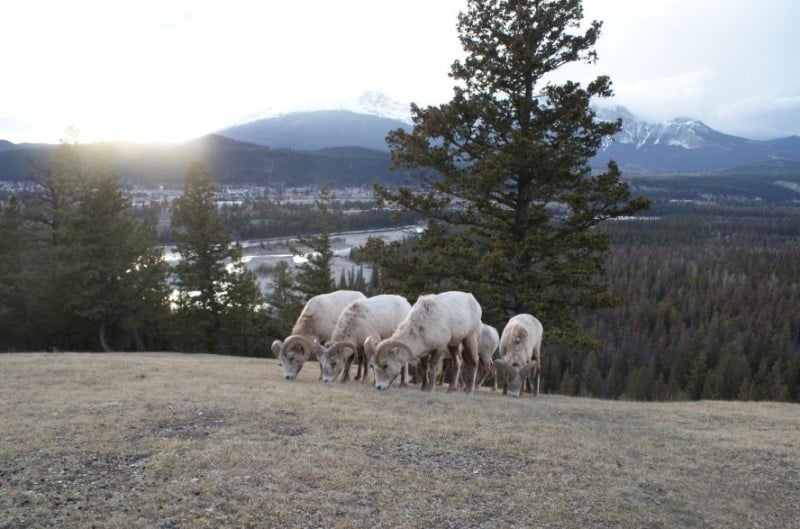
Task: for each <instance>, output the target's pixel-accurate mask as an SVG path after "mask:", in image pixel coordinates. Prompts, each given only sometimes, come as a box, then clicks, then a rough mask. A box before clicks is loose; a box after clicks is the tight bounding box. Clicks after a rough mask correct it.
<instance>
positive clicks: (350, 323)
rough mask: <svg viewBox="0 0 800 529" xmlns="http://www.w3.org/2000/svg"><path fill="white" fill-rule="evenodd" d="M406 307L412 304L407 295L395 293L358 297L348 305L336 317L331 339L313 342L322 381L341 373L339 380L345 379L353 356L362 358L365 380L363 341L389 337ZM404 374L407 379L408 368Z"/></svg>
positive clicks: (347, 377) (406, 309)
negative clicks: (320, 368) (322, 342)
mask: <svg viewBox="0 0 800 529" xmlns="http://www.w3.org/2000/svg"><path fill="white" fill-rule="evenodd" d="M409 310H411V304H410V303H409V302H408V301H407V300H406V298H404V297H403V296H397V295H394V294H383V295H380V296H373V297H371V298H367V299H359V300H356V301H353V302H351V303H350V304H349V305H347V307H345V309H344V311H343V312H342V314H341V316H339V321H338V322H337V323H336V327H335V328H334V330H333V333H332V334H331V339H330V341H328V342H327V344H326V345H324V346H323V345H321V344H315V345H314V350H315V352H316V353H317V360H319V363H320V366H321V367H322V380H323V382H333V381H334V380H336V377H338V376H339V374H340V373H342V372H343V374H342V382H347V381H348V380H349V379H350V365H351V364H352V363H353V359H354V358H355V357H358V358H360V359H361V364H360V365H359V366H358V370H359V372H360V371H361V369H362V368H363V370H364V375H363V376H364V378H363V381H364V382H366V381H367V366H368V365H369V363H368V361H367V359H366V358H365V356H364V341H365V340H366V339H367V338H368V337H372V338H373V339H374V340H376V341H377V340H382V339H384V338H387V337H388V336H390V335H391V334H392V333H393V332H394V330H395V329H396V328H397V326H398V325H399V324H400V322H401V321H403V319H404V318H405V317H406V315H407V314H408V311H409ZM405 375H406V380H407V379H408V368H407V367H406V372H405ZM404 382H405V380H404Z"/></svg>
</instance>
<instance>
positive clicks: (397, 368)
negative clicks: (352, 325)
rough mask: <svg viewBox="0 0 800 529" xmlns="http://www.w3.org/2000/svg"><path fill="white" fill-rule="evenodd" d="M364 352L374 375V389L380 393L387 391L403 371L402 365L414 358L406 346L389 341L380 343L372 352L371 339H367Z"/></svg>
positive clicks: (398, 342) (395, 341) (396, 341)
mask: <svg viewBox="0 0 800 529" xmlns="http://www.w3.org/2000/svg"><path fill="white" fill-rule="evenodd" d="M364 351H365V353H366V355H367V357H368V358H369V365H370V366H372V369H373V371H374V373H375V387H376V388H378V390H380V391H382V390H384V389H389V386H391V385H392V382H393V381H394V379H395V378H397V375H399V374H400V372H401V371H402V370H403V364H407V363H409V362H411V360H413V356H414V355H413V354H412V352H411V348H410V347H409V346H408V345H407V344H405V343H403V342H401V341H398V340H391V339H388V340H384V341H382V342H381V343H379V344H378V346H377V347H376V348H375V349H374V351H373V349H372V339H371V338H367V340H366V341H365V342H364Z"/></svg>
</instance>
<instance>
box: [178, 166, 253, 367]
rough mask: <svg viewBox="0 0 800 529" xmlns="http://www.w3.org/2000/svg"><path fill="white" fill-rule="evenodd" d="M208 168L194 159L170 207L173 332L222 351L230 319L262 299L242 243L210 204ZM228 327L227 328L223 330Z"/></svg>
mask: <svg viewBox="0 0 800 529" xmlns="http://www.w3.org/2000/svg"><path fill="white" fill-rule="evenodd" d="M214 193H215V189H214V185H213V183H212V181H211V175H210V174H209V172H208V170H207V169H206V168H205V167H204V166H203V165H202V164H201V163H199V162H193V163H192V164H191V166H190V167H189V169H188V171H187V172H186V176H185V177H184V184H183V194H182V195H181V197H180V198H178V199H177V200H176V201H175V206H174V210H173V213H172V220H173V237H174V238H175V241H176V243H177V244H176V246H177V249H178V252H179V253H180V255H181V261H180V262H179V263H178V264H177V265H176V266H175V274H176V276H177V285H176V286H177V289H178V293H179V294H178V302H177V305H178V310H177V313H176V316H177V322H178V325H177V331H178V332H177V334H178V338H179V340H180V342H181V343H182V344H183V346H184V347H189V348H191V349H193V350H201V351H206V352H222V353H234V352H238V353H242V352H243V351H241V350H235V349H233V348H232V346H233V345H235V344H232V343H231V336H232V335H231V333H230V328H231V326H233V327H236V324H235V323H234V322H233V321H230V320H231V319H235V318H239V324H240V325H241V324H242V321H243V320H242V318H244V319H248V318H250V317H251V316H252V314H251V313H252V312H253V310H254V309H255V307H257V306H259V305H260V303H261V299H260V296H261V294H260V291H259V290H258V288H257V286H256V285H255V278H254V276H253V274H251V273H248V272H247V270H246V269H245V268H244V267H243V266H242V263H241V257H242V249H241V246H240V245H238V244H233V243H232V238H231V235H230V234H229V233H228V231H227V229H226V228H225V225H224V223H223V222H222V217H221V216H220V215H219V213H218V212H217V210H216V208H215V205H214ZM226 331H227V332H226Z"/></svg>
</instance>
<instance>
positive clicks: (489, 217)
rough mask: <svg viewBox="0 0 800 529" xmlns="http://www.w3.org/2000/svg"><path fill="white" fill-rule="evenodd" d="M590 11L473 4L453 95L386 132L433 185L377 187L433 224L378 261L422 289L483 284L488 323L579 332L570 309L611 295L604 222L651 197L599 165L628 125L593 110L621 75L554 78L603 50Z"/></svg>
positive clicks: (524, 3)
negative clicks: (535, 322)
mask: <svg viewBox="0 0 800 529" xmlns="http://www.w3.org/2000/svg"><path fill="white" fill-rule="evenodd" d="M582 18H583V9H582V6H581V2H580V0H549V1H546V0H514V1H510V0H469V2H468V7H467V10H466V12H463V13H462V14H461V15H460V16H459V18H458V30H459V35H460V40H461V43H462V45H463V47H464V50H465V51H466V58H465V60H464V61H463V62H462V61H456V62H455V63H454V64H453V66H452V69H451V74H450V75H451V77H452V78H453V79H454V80H455V81H456V82H457V85H456V86H455V87H454V96H453V99H452V100H451V101H450V102H449V103H446V104H444V105H441V106H438V107H428V108H420V107H418V106H416V105H412V107H411V110H412V114H413V120H414V129H413V131H412V132H411V133H406V132H404V131H402V130H397V131H393V132H392V133H390V135H389V137H388V139H387V141H388V143H389V147H390V149H391V152H392V158H393V162H394V165H395V166H396V167H404V168H408V169H413V170H416V171H417V173H418V175H419V184H420V186H421V187H422V189H423V192H422V193H418V192H415V191H414V190H413V189H412V188H405V187H404V188H400V189H398V190H391V189H389V188H388V187H385V186H380V185H378V186H376V193H377V195H378V196H379V197H380V198H381V199H382V200H384V201H388V202H390V203H393V204H397V205H399V206H401V207H402V208H404V209H405V210H410V211H415V212H419V213H422V214H424V215H425V216H426V217H427V218H428V219H429V224H428V227H427V230H426V231H425V232H424V234H423V235H422V236H421V238H420V239H419V241H418V243H417V246H416V248H414V249H413V251H412V256H410V257H403V256H400V255H399V252H398V251H397V250H398V247H397V246H395V247H391V246H390V245H380V244H378V243H374V244H375V246H378V247H377V248H373V249H374V250H377V251H374V252H370V253H369V255H368V256H367V257H368V258H369V259H370V260H373V261H374V262H376V263H378V264H379V265H380V268H381V274H382V277H384V274H385V278H386V279H391V277H390V274H391V273H392V268H393V267H395V266H397V262H398V261H400V262H405V263H406V265H405V266H401V267H400V269H401V270H402V271H403V273H404V274H407V275H408V276H411V275H413V276H414V277H408V279H409V280H410V281H422V282H423V283H422V284H421V285H420V286H421V287H424V288H432V289H442V288H459V289H464V290H469V291H471V292H473V293H475V294H476V296H477V297H478V299H479V300H480V301H481V304H482V306H483V307H484V314H485V316H484V317H485V319H486V320H487V321H489V322H493V323H498V324H499V323H500V322H502V321H504V320H505V319H506V318H507V317H508V316H510V315H512V314H515V313H519V312H530V313H533V314H537V315H538V317H539V318H540V319H542V320H543V322H545V324H546V325H547V328H548V331H549V332H548V335H549V336H550V337H552V338H557V339H560V338H565V337H569V338H576V337H579V336H581V333H580V331H579V328H578V325H577V323H576V320H575V319H574V317H573V309H574V308H575V307H590V308H592V307H597V306H600V305H602V304H604V303H606V302H607V301H608V300H607V298H606V294H605V293H606V287H605V285H604V284H602V282H599V281H597V276H598V274H600V273H602V272H603V264H604V259H605V255H606V254H607V252H608V250H609V247H610V239H609V237H608V235H607V234H606V233H605V232H604V231H603V230H600V229H596V228H597V227H598V225H600V224H601V223H602V222H603V221H605V220H607V219H610V218H615V217H619V216H622V215H630V214H633V213H635V212H636V211H639V210H640V209H642V208H644V207H646V206H647V204H648V203H647V201H646V200H644V199H632V198H631V196H630V192H629V189H628V186H627V185H626V184H625V183H624V182H622V181H621V180H620V172H619V170H618V168H617V166H616V164H614V163H613V162H612V163H610V164H609V165H608V167H607V169H606V170H605V171H604V172H602V173H600V174H593V173H592V171H591V169H590V167H589V165H588V160H589V158H590V157H592V156H593V155H594V154H595V153H596V152H597V150H598V148H599V146H600V142H601V141H602V140H603V138H606V137H608V136H610V135H613V134H614V133H616V132H617V131H619V130H620V127H621V124H620V123H619V122H604V121H599V120H598V119H596V115H595V113H594V111H593V110H592V109H591V108H590V106H589V103H590V101H591V100H592V99H593V98H601V97H608V96H610V95H611V94H612V91H611V82H610V80H609V79H608V78H607V77H604V76H601V77H598V78H597V79H595V80H594V81H592V82H590V83H589V84H588V85H587V86H586V87H583V86H581V85H580V84H579V83H575V82H571V81H569V82H565V83H563V84H557V83H555V82H553V81H552V80H550V81H548V78H547V76H548V75H549V74H552V73H553V72H555V71H556V70H558V69H559V68H561V67H562V66H565V65H567V64H570V63H573V62H576V61H587V62H592V61H594V60H595V59H596V54H595V52H594V50H593V46H594V44H595V41H596V40H597V37H598V36H599V34H600V27H601V24H600V23H599V22H596V21H595V22H592V23H591V24H590V25H589V26H588V29H586V30H585V32H583V33H579V32H577V30H578V27H579V24H580V22H581V20H582ZM392 250H394V251H393V252H392ZM415 261H416V262H415ZM418 272H419V273H418ZM431 274H432V275H431ZM420 277H422V278H424V279H420ZM416 293H417V294H418V293H420V292H416ZM407 294H408V293H407ZM412 297H413V295H412Z"/></svg>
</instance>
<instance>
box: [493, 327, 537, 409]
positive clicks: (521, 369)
mask: <svg viewBox="0 0 800 529" xmlns="http://www.w3.org/2000/svg"><path fill="white" fill-rule="evenodd" d="M543 335H544V330H543V328H542V324H541V323H540V322H539V320H537V319H536V318H534V317H533V316H531V315H530V314H517V315H516V316H514V317H513V318H511V319H510V320H508V323H506V326H505V328H504V329H503V333H502V335H501V336H500V358H499V359H498V360H495V361H494V365H495V367H496V368H498V370H502V371H505V375H506V376H505V378H506V383H505V386H504V388H503V394H504V395H505V394H507V393H510V394H511V395H512V396H514V397H519V394H520V391H521V390H522V386H523V383H524V382H525V380H526V379H528V377H529V375H530V374H531V373H533V375H534V376H535V377H536V391H535V395H538V394H539V378H540V375H541V362H542V337H543Z"/></svg>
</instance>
